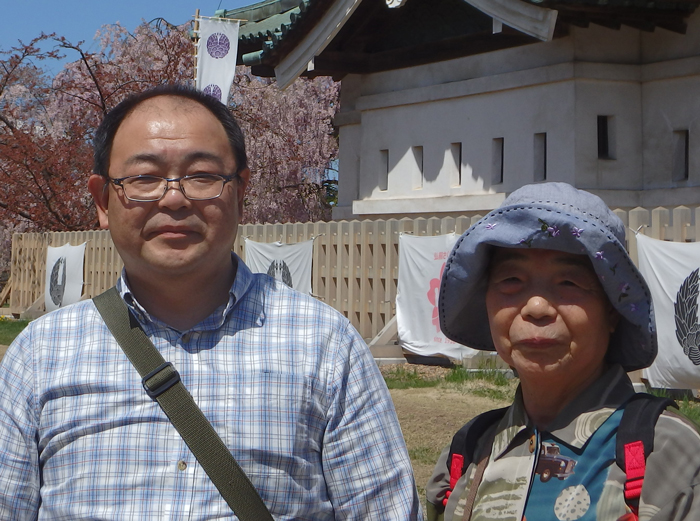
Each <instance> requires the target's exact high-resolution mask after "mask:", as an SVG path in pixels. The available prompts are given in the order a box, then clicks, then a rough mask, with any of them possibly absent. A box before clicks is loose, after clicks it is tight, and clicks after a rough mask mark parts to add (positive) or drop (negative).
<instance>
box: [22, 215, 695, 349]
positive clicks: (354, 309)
mask: <svg viewBox="0 0 700 521" xmlns="http://www.w3.org/2000/svg"><path fill="white" fill-rule="evenodd" d="M615 213H616V214H617V215H618V216H619V217H620V218H621V219H622V221H623V222H624V223H625V224H626V225H627V226H628V227H629V229H628V233H627V240H628V247H629V250H630V255H631V257H632V259H633V260H634V261H635V262H637V248H636V246H637V244H636V240H635V235H634V233H632V232H631V231H630V230H639V233H644V234H645V235H648V236H650V237H653V238H656V239H660V240H669V241H677V242H694V241H696V240H698V239H699V238H700V226H699V225H700V206H699V207H696V208H692V209H691V208H687V207H684V206H679V207H676V208H673V209H667V208H656V209H653V210H646V209H643V208H635V209H632V210H623V209H617V210H615ZM481 217H482V216H481V215H471V216H463V217H458V218H452V217H449V218H431V219H424V218H419V219H408V218H406V219H400V220H395V219H390V220H376V221H339V222H328V223H325V222H317V223H287V224H246V225H241V226H239V229H238V236H237V238H236V242H235V244H234V247H233V250H234V251H235V252H236V253H237V254H238V255H239V256H241V258H243V259H244V260H245V246H244V239H245V238H246V237H247V238H249V239H251V240H254V241H257V242H275V241H281V242H285V243H295V242H300V241H305V240H308V239H312V238H314V239H315V240H314V257H313V273H312V287H313V294H314V296H316V297H317V298H318V299H320V300H322V301H324V302H326V303H327V304H329V305H331V306H333V307H334V308H335V309H337V310H338V311H340V312H341V313H343V314H344V315H345V316H346V317H348V318H349V319H350V321H351V322H352V324H353V325H354V326H355V327H356V328H357V329H358V331H359V332H360V334H361V335H362V336H363V337H364V338H373V337H374V336H376V335H377V333H378V332H379V331H381V329H382V328H383V327H384V325H385V324H386V323H387V322H388V321H389V320H390V319H391V318H392V317H393V316H394V314H395V311H396V310H395V303H396V285H397V281H398V260H399V259H398V251H399V234H401V233H413V234H415V235H441V234H446V233H451V232H456V233H460V234H461V233H462V232H464V231H465V230H466V229H467V228H469V226H470V225H471V224H472V223H473V222H476V221H478V220H479V219H480V218H481ZM83 242H86V243H87V244H86V247H85V262H84V281H85V289H84V293H85V295H86V296H87V297H93V296H95V295H97V294H99V293H101V292H102V291H104V290H105V289H108V288H109V287H111V286H112V285H113V284H114V282H115V281H116V279H117V277H118V276H119V274H120V273H121V269H122V261H121V258H120V257H119V255H118V253H117V252H116V250H115V248H114V246H113V244H112V240H111V238H110V236H109V233H108V232H106V231H87V232H49V233H24V234H16V235H14V237H13V238H12V272H11V277H12V293H11V296H10V312H11V313H13V314H20V313H22V312H24V311H25V310H26V309H28V308H29V307H30V306H31V305H32V304H33V303H34V302H35V301H36V300H37V299H38V298H39V297H40V296H42V295H43V292H44V280H45V269H46V247H47V246H62V245H63V244H66V243H69V244H73V245H77V244H81V243H83Z"/></svg>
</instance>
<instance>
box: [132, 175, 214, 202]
mask: <svg viewBox="0 0 700 521" xmlns="http://www.w3.org/2000/svg"><path fill="white" fill-rule="evenodd" d="M173 181H174V180H172V179H171V180H168V179H165V178H163V177H158V176H138V177H131V178H128V179H125V180H124V181H123V182H122V186H123V187H124V193H125V194H126V196H127V197H128V198H129V199H135V200H139V201H157V200H159V199H160V198H162V197H163V196H164V195H165V193H166V192H167V190H168V184H169V182H173ZM177 181H179V185H180V190H181V191H182V193H183V194H184V195H185V197H187V198H188V199H213V198H216V197H219V196H220V195H221V192H222V191H223V187H224V179H223V178H222V177H219V176H217V175H213V174H203V175H193V176H187V177H182V178H180V179H178V180H177Z"/></svg>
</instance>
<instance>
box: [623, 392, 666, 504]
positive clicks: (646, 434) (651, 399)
mask: <svg viewBox="0 0 700 521" xmlns="http://www.w3.org/2000/svg"><path fill="white" fill-rule="evenodd" d="M667 407H675V408H678V405H677V404H676V402H674V401H673V400H671V399H669V398H661V397H658V396H652V395H651V394H647V393H636V394H635V395H634V396H633V397H632V398H630V400H629V401H628V402H627V404H626V405H625V409H624V411H623V413H622V419H621V420H620V426H619V427H618V430H617V439H616V446H615V458H616V462H617V466H618V467H620V469H622V471H623V472H624V473H625V476H626V479H625V489H624V493H625V501H626V502H627V505H628V506H629V507H630V508H631V509H632V511H633V512H634V513H635V514H637V511H638V509H639V497H640V496H641V494H642V485H643V483H644V473H645V472H646V460H647V458H648V457H649V455H650V454H651V453H652V451H653V450H654V431H655V428H656V422H657V421H658V419H659V416H661V413H663V412H664V411H665V410H666V408H667Z"/></svg>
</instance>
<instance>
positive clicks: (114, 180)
mask: <svg viewBox="0 0 700 521" xmlns="http://www.w3.org/2000/svg"><path fill="white" fill-rule="evenodd" d="M201 175H208V176H212V177H219V178H221V179H222V180H223V181H224V182H223V184H222V185H221V191H220V192H219V195H215V196H213V197H204V198H192V197H190V196H188V195H187V193H186V192H185V189H184V188H183V186H182V182H181V181H182V180H183V179H187V178H188V177H197V176H201ZM137 177H152V178H159V179H162V180H163V181H165V189H164V190H163V193H162V194H161V196H160V197H159V198H158V199H132V198H131V197H129V196H128V195H126V190H125V189H124V181H126V180H127V179H134V178H137ZM106 179H107V183H108V184H113V185H114V186H118V187H119V188H121V189H122V192H124V197H126V199H127V200H128V201H132V202H134V203H155V202H158V201H160V200H161V199H163V197H165V194H167V193H168V190H169V187H170V183H174V182H177V184H178V188H179V190H180V192H181V193H182V195H183V196H184V198H185V199H187V200H188V201H211V200H212V199H218V198H219V197H221V194H223V193H224V187H225V186H226V183H230V182H231V181H234V180H237V179H240V176H239V175H238V170H237V171H235V172H234V173H232V174H228V175H227V174H211V173H209V172H199V173H196V174H191V175H184V176H182V177H171V178H168V177H160V176H157V175H150V174H139V175H128V176H126V177H109V176H106Z"/></svg>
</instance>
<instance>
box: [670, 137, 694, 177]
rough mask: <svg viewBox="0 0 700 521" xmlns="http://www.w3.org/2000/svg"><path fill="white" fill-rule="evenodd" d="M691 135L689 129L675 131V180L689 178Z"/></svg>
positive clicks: (673, 174) (673, 172)
mask: <svg viewBox="0 0 700 521" xmlns="http://www.w3.org/2000/svg"><path fill="white" fill-rule="evenodd" d="M689 144H690V136H689V132H688V130H674V131H673V170H672V179H673V180H674V181H687V180H688V150H689V146H688V145H689Z"/></svg>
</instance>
